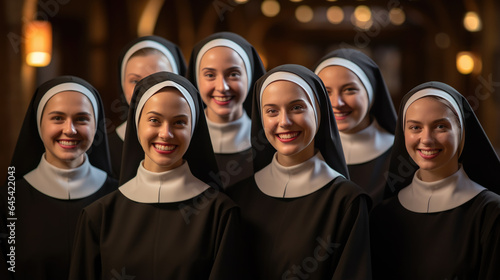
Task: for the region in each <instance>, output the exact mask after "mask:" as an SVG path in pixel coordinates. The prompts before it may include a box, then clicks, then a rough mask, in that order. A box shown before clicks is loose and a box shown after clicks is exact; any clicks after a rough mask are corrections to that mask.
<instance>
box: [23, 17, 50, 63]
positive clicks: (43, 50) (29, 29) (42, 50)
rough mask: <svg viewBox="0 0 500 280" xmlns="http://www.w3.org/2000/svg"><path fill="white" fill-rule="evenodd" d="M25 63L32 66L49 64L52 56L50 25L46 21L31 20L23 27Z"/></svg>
mask: <svg viewBox="0 0 500 280" xmlns="http://www.w3.org/2000/svg"><path fill="white" fill-rule="evenodd" d="M25 38H26V41H25V43H26V44H25V49H26V63H27V64H28V65H30V66H34V67H44V66H47V65H49V63H50V59H51V57H52V26H51V24H50V22H48V21H32V22H30V23H29V24H28V25H27V26H26V28H25Z"/></svg>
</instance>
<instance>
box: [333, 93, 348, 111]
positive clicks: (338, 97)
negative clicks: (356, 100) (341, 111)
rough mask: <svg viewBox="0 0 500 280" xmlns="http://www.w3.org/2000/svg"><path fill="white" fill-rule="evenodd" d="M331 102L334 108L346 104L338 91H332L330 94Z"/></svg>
mask: <svg viewBox="0 0 500 280" xmlns="http://www.w3.org/2000/svg"><path fill="white" fill-rule="evenodd" d="M330 103H332V107H334V108H340V107H342V106H344V105H345V102H344V99H342V95H341V94H339V93H338V92H332V94H330Z"/></svg>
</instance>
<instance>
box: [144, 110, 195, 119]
mask: <svg viewBox="0 0 500 280" xmlns="http://www.w3.org/2000/svg"><path fill="white" fill-rule="evenodd" d="M148 114H153V115H156V116H160V117H163V115H162V114H160V113H158V112H156V111H149V112H147V113H146V115H148ZM179 117H186V118H188V117H189V115H187V114H179V115H177V116H174V117H173V118H179Z"/></svg>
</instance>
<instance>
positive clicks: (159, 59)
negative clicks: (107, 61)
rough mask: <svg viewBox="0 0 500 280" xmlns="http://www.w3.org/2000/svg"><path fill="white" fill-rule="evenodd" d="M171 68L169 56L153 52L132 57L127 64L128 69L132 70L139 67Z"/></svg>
mask: <svg viewBox="0 0 500 280" xmlns="http://www.w3.org/2000/svg"><path fill="white" fill-rule="evenodd" d="M144 67H149V68H166V69H169V68H170V63H169V62H168V59H167V57H165V56H164V55H163V54H161V53H151V54H147V55H139V56H134V57H132V58H130V59H129V60H128V61H127V64H126V67H125V69H126V71H131V70H134V69H138V68H144Z"/></svg>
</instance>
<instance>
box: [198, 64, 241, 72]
mask: <svg viewBox="0 0 500 280" xmlns="http://www.w3.org/2000/svg"><path fill="white" fill-rule="evenodd" d="M236 69H237V70H240V69H242V68H241V67H240V66H238V65H235V66H231V67H229V68H227V69H224V71H228V70H236ZM205 70H210V71H216V70H217V69H215V68H212V67H203V68H202V69H201V71H205Z"/></svg>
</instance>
